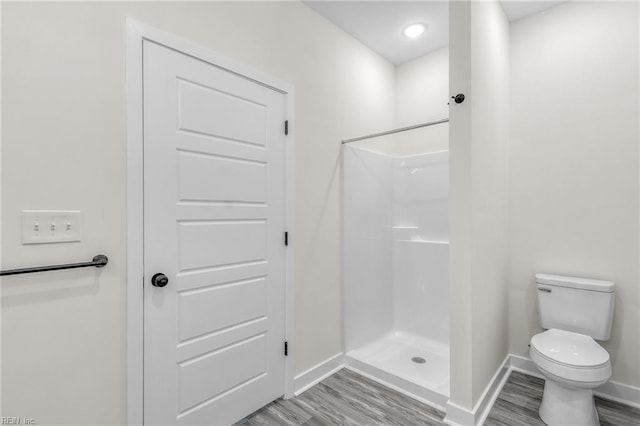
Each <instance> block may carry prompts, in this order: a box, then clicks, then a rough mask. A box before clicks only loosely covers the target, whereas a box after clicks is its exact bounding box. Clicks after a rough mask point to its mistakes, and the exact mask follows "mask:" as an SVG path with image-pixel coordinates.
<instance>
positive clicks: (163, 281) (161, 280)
mask: <svg viewBox="0 0 640 426" xmlns="http://www.w3.org/2000/svg"><path fill="white" fill-rule="evenodd" d="M151 284H152V285H153V286H154V287H164V286H166V285H167V284H169V278H167V276H166V275H165V274H163V273H162V272H158V273H157V274H155V275H154V276H153V277H151Z"/></svg>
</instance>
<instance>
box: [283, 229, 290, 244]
mask: <svg viewBox="0 0 640 426" xmlns="http://www.w3.org/2000/svg"><path fill="white" fill-rule="evenodd" d="M284 245H285V246H288V245H289V233H288V232H285V233H284Z"/></svg>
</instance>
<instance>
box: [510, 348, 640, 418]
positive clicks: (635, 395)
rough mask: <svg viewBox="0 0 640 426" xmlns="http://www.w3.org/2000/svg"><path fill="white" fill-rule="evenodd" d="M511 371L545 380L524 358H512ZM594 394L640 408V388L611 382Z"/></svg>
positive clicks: (595, 390) (529, 361)
mask: <svg viewBox="0 0 640 426" xmlns="http://www.w3.org/2000/svg"><path fill="white" fill-rule="evenodd" d="M510 363H511V370H512V371H518V372H520V373H524V374H528V375H529V376H534V377H538V378H541V379H544V377H543V376H542V375H541V374H540V372H539V371H538V369H537V368H536V366H535V364H534V363H533V361H531V360H530V359H529V358H527V357H524V356H518V355H511V356H510ZM593 394H594V395H596V396H598V397H600V398H602V399H608V400H610V401H614V402H618V403H620V404H624V405H628V406H631V407H634V408H640V388H636V387H633V386H629V385H625V384H624V383H619V382H614V381H612V380H609V381H608V382H607V383H605V384H604V385H602V386H600V387H598V388H596V389H594V391H593Z"/></svg>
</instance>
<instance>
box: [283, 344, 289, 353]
mask: <svg viewBox="0 0 640 426" xmlns="http://www.w3.org/2000/svg"><path fill="white" fill-rule="evenodd" d="M284 356H289V342H284Z"/></svg>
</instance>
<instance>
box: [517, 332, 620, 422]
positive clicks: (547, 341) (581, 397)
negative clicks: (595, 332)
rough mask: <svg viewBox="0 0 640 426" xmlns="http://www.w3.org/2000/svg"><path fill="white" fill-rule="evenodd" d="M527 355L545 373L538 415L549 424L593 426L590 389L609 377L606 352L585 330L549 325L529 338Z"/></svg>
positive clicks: (594, 419)
mask: <svg viewBox="0 0 640 426" xmlns="http://www.w3.org/2000/svg"><path fill="white" fill-rule="evenodd" d="M529 356H530V357H531V360H532V361H533V363H534V364H535V365H536V367H537V368H538V370H540V372H541V373H542V375H543V376H544V377H545V379H546V380H545V386H544V393H543V397H542V404H541V406H540V418H541V419H542V421H543V422H545V423H546V424H547V425H549V426H556V425H557V426H560V425H562V426H570V425H576V426H577V425H580V426H583V425H584V426H596V425H599V424H600V422H599V420H598V412H597V411H596V408H595V405H594V402H593V389H594V388H596V387H598V386H600V385H602V384H604V383H605V382H606V381H607V380H609V378H610V377H611V362H610V359H609V353H608V352H607V351H606V350H604V349H603V348H602V347H601V346H600V345H598V344H597V343H596V342H595V340H593V339H592V338H591V337H589V336H586V335H584V334H579V333H573V332H570V331H564V330H556V329H550V330H547V331H545V332H544V333H540V334H536V335H535V336H533V338H532V339H531V346H530V350H529Z"/></svg>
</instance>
